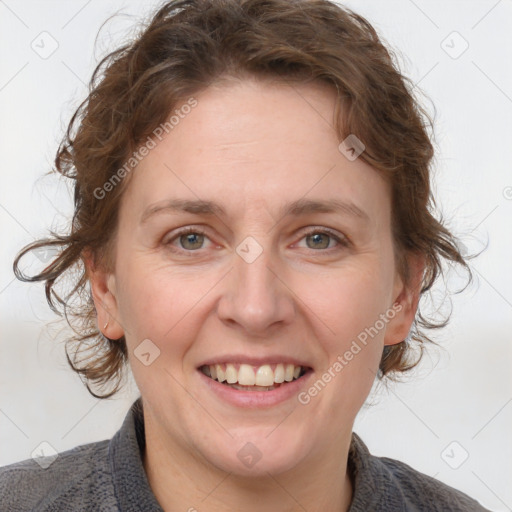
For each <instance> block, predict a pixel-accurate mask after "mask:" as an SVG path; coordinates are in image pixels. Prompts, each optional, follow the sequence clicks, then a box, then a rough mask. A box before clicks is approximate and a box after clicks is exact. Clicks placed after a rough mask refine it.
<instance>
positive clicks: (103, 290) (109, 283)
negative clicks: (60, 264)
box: [84, 255, 124, 340]
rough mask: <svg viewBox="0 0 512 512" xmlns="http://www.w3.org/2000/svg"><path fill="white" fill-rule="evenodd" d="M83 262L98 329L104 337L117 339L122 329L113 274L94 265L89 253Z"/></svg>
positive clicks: (121, 334)
mask: <svg viewBox="0 0 512 512" xmlns="http://www.w3.org/2000/svg"><path fill="white" fill-rule="evenodd" d="M84 264H85V267H86V272H87V277H88V279H89V283H90V286H91V294H92V298H93V301H94V306H95V307H96V315H97V319H98V329H99V330H100V331H101V332H102V333H103V335H104V336H105V337H106V338H109V339H113V340H116V339H119V338H121V337H122V336H123V334H124V330H123V328H122V326H121V324H120V322H119V321H118V317H119V313H118V306H117V298H116V286H115V276H114V275H113V274H112V273H110V272H107V271H106V270H104V269H103V268H101V267H99V266H95V265H94V262H93V258H92V257H90V255H88V256H86V257H84Z"/></svg>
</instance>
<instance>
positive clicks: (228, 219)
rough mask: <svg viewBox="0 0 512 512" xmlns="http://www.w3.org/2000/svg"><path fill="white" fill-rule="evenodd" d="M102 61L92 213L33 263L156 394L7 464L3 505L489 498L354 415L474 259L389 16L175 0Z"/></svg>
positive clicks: (210, 506) (149, 506)
mask: <svg viewBox="0 0 512 512" xmlns="http://www.w3.org/2000/svg"><path fill="white" fill-rule="evenodd" d="M91 82H92V90H91V93H90V95H89V97H88V98H87V99H86V100H85V101H84V103H83V104H82V105H81V106H80V108H79V109H78V110H77V112H76V113H75V115H74V117H73V118H72V121H71V123H70V127H69V129H68V132H67V135H66V138H65V140H64V141H63V143H62V144H61V146H60V148H59V151H58V154H57V158H56V167H57V169H58V170H59V171H60V172H61V173H62V174H64V175H65V176H68V177H69V178H71V179H73V180H75V213H74V217H73V225H72V230H71V233H69V234H67V235H62V236H60V237H56V238H55V239H53V240H42V241H39V242H37V243H35V244H31V245H30V246H28V247H26V248H25V249H24V250H23V251H21V253H20V254H19V255H18V258H17V259H16V261H15V269H16V271H17V275H18V277H19V278H20V279H24V280H29V281H45V283H46V290H47V297H48V299H49V302H50V305H51V306H52V307H53V308H55V310H56V311H59V307H60V306H62V307H63V308H64V311H65V312H66V313H67V315H68V318H69V320H70V322H74V325H75V329H76V332H77V336H76V338H74V339H72V340H70V343H69V347H68V348H69V354H70V355H69V361H70V363H71V365H72V367H73V368H74V369H75V371H77V372H78V373H79V374H80V375H81V376H83V377H84V378H85V380H86V382H87V385H88V388H89V390H90V391H91V393H92V394H93V395H94V396H99V397H108V396H111V395H112V394H114V393H115V392H116V391H117V389H118V388H119V385H120V378H121V376H122V371H123V367H124V365H125V363H126V362H128V363H129V366H130V368H131V371H132V373H133V375H134V378H135V381H136V383H137V385H138V388H139V390H140V394H141V397H140V399H139V400H137V401H136V402H135V403H134V404H133V406H132V408H131V410H130V411H129V413H128V414H127V416H126V419H125V421H124V423H123V425H122V427H121V429H120V430H119V431H118V433H117V434H116V435H115V436H114V437H113V438H112V440H110V441H102V442H98V443H92V444H89V445H84V446H80V447H77V448H75V449H74V450H70V451H68V452H65V453H62V454H59V456H58V457H57V458H56V460H54V461H51V462H50V461H47V464H42V465H41V466H46V469H42V467H39V466H38V465H37V464H35V463H34V461H32V460H30V461H24V462H20V463H17V464H13V465H11V466H8V467H6V468H2V470H1V476H0V482H1V484H0V488H1V494H2V504H3V507H5V509H6V510H123V511H126V510H173V511H174V510H183V511H185V510H188V511H194V510H197V511H202V510H208V511H217V510H222V511H235V510H244V511H253V510H283V511H285V510H286V511H294V510H308V511H313V510H328V511H351V512H354V511H363V510H364V511H368V510H386V511H398V510H408V511H409V510H425V511H426V510H428V511H431V510H453V511H468V510H474V511H478V510H485V509H484V508H483V507H481V506H480V505H479V504H478V502H476V501H475V500H473V499H471V498H470V497H468V496H467V495H465V494H463V493H461V492H460V491H457V490H455V489H453V488H450V487H448V486H446V485H444V484H442V483H441V482H439V481H436V480H434V479H432V478H430V477H428V476H426V475H423V474H421V473H419V472H417V471H415V470H414V469H412V468H411V467H409V466H407V465H406V464H404V463H401V462H399V461H395V460H392V459H386V458H379V457H375V456H372V455H371V454H370V453H369V452H368V449H367V448H366V446H365V444H364V442H363V441H362V440H361V438H359V437H358V436H357V434H355V433H354V432H352V427H353V423H354V419H355V417H356V415H357V413H358V411H359V410H360V408H361V407H362V405H363V403H364V401H365V399H366V397H367V396H368V393H369V391H370V389H371V387H372V384H373V382H374V380H375V378H376V377H377V378H378V379H387V378H392V377H393V376H394V375H398V374H400V373H401V372H405V371H407V370H408V369H410V368H412V367H413V366H414V365H415V364H416V363H417V359H416V360H414V358H413V357H412V355H411V353H410V350H411V348H414V347H415V346H417V347H422V344H423V343H425V342H428V341H430V340H429V338H428V336H427V335H426V334H425V332H424V330H423V329H428V328H430V327H434V326H435V325H434V324H433V323H431V322H430V321H428V320H427V319H425V318H424V317H423V316H422V315H421V314H420V312H419V310H418V301H419V298H420V296H421V295H422V294H423V293H425V292H426V291H428V290H429V289H430V288H431V286H432V285H433V283H434V282H435V281H436V278H437V277H438V275H439V273H440V269H441V262H442V259H443V258H445V259H446V260H448V261H450V262H454V263H457V264H460V265H461V266H462V267H463V268H465V269H466V270H468V272H469V268H468V266H467V263H466V262H465V260H464V257H463V256H462V255H461V254H460V252H459V251H458V249H457V245H456V241H455V238H454V237H453V236H452V235H451V233H450V232H449V231H448V230H447V229H446V228H445V227H444V226H443V225H442V224H441V223H440V222H438V221H437V220H436V219H435V218H434V217H433V216H432V215H431V213H430V207H431V206H432V201H433V198H432V194H431V190H430V183H429V179H430V175H429V169H430V162H431V159H432V156H433V148H432V145H431V142H430V139H429V136H428V133H427V131H426V128H425V125H426V122H425V121H426V120H428V116H427V115H426V114H425V113H424V112H423V110H422V109H421V108H420V107H419V105H418V104H417V103H416V102H415V101H414V99H413V97H412V95H411V93H410V92H409V89H408V87H407V79H406V78H404V77H403V76H401V74H400V73H399V71H398V70H397V69H395V67H394V65H393V62H392V59H391V58H390V55H389V52H388V51H387V50H386V49H385V47H384V46H383V45H382V44H381V42H380V41H379V39H378V37H377V35H376V33H375V31H374V29H373V28H372V27H371V26H370V25H369V24H368V22H366V21H365V20H364V19H363V18H361V17H360V16H358V15H356V14H354V13H351V12H350V11H348V10H344V9H342V8H340V7H338V6H337V5H335V4H333V3H330V2H328V1H326V0H316V1H304V0H303V1H297V2H289V1H286V0H245V1H244V0H238V1H237V0H222V1H219V0H201V1H198V0H196V1H194V0H188V1H178V2H169V3H167V4H165V5H164V6H163V7H162V8H161V9H160V10H159V11H158V12H157V13H156V14H155V16H154V17H153V19H152V20H151V22H150V23H149V25H148V26H147V27H146V28H145V30H144V31H143V32H142V33H141V34H140V36H139V37H138V38H137V39H136V40H135V41H134V42H133V44H131V45H128V46H126V47H123V48H120V49H119V50H117V51H116V52H113V53H112V54H111V55H110V56H108V57H107V58H106V59H104V60H103V61H102V63H100V65H99V66H98V68H97V70H96V72H95V73H94V75H93V78H92V80H91ZM48 245H53V246H56V247H59V248H60V252H59V254H58V255H57V256H56V257H55V259H54V260H53V261H52V262H51V264H50V265H48V267H47V268H46V269H44V271H43V272H41V273H40V274H38V275H36V276H32V277H27V276H24V275H23V274H22V273H21V272H20V271H19V269H18V263H19V260H20V258H21V257H22V256H23V255H24V254H26V252H28V251H30V250H33V249H36V248H39V247H42V246H48ZM74 269H79V276H78V280H77V281H76V282H75V283H74V285H73V286H72V290H71V291H69V290H68V293H67V295H66V297H64V298H63V297H62V293H61V292H59V291H58V286H57V285H58V284H59V283H60V281H59V279H61V278H62V276H66V275H68V274H69V275H72V274H71V271H72V270H74ZM470 275H471V274H470ZM77 299H79V300H81V301H82V302H78V304H79V306H78V307H77V306H76V304H77Z"/></svg>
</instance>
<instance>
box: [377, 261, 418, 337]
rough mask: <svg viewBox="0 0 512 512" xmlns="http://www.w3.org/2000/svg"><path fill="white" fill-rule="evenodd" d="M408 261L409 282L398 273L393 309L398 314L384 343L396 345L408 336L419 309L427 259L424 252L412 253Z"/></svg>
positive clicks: (388, 328) (387, 332) (390, 325)
mask: <svg viewBox="0 0 512 512" xmlns="http://www.w3.org/2000/svg"><path fill="white" fill-rule="evenodd" d="M407 261H408V264H409V269H410V279H409V283H408V285H405V284H404V283H403V280H402V278H401V277H400V276H399V275H398V273H396V276H395V285H394V288H393V297H394V301H393V309H394V310H395V311H396V315H395V316H394V317H393V318H392V319H391V320H390V321H389V323H388V325H387V327H386V333H385V335H384V345H396V344H397V343H400V342H402V341H403V340H405V338H407V335H408V334H409V332H410V330H411V326H412V324H413V322H414V317H415V316H416V310H417V309H418V303H419V300H420V291H421V285H422V278H423V272H424V271H425V264H426V260H425V256H424V255H423V254H418V253H410V254H409V255H408V256H407Z"/></svg>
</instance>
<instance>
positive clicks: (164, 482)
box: [143, 425, 353, 512]
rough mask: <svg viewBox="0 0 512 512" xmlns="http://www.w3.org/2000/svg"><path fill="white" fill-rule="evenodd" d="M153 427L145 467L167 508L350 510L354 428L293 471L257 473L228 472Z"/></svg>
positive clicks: (287, 511) (212, 511)
mask: <svg viewBox="0 0 512 512" xmlns="http://www.w3.org/2000/svg"><path fill="white" fill-rule="evenodd" d="M148 427H149V425H146V449H145V452H144V457H143V462H144V468H145V471H146V474H147V477H148V481H149V485H150V487H151V490H152V491H153V494H154V495H155V497H156V499H157V500H158V502H159V503H160V505H161V507H162V508H163V509H164V510H165V511H170V510H183V511H189V512H200V511H202V510H208V511H209V512H235V511H237V512H238V511H239V510H244V512H253V511H254V512H256V511H261V510H276V511H280V512H281V511H282V512H296V511H297V512H299V511H300V512H303V511H304V510H308V511H310V512H314V511H324V510H336V511H340V512H347V511H348V510H349V507H350V502H351V499H352V494H353V487H352V481H351V478H350V475H349V474H348V472H347V460H348V449H349V446H350V440H351V431H348V432H347V435H345V438H344V439H343V440H342V441H341V442H339V443H338V446H337V447H336V448H333V447H332V446H330V447H329V448H328V449H327V450H326V453H319V454H318V455H317V456H315V457H312V458H310V459H309V460H307V461H304V462H302V463H301V464H300V465H299V466H297V467H295V468H293V470H290V471H287V472H284V473H280V474H275V475H271V474H270V473H267V475H266V476H261V477H257V478H254V477H240V476H236V475H233V474H232V473H226V472H224V471H222V470H220V469H219V468H217V467H215V466H213V465H211V464H209V463H207V462H205V461H204V459H200V458H199V457H198V456H197V454H194V453H193V452H192V453H191V452H189V451H187V450H185V449H184V448H183V447H181V446H176V445H175V444H173V443H171V444H168V440H166V437H165V436H162V435H160V434H159V433H158V432H154V431H152V429H151V428H150V429H149V431H148V430H147V428H148ZM163 440H165V441H163ZM338 441H340V440H339V439H338Z"/></svg>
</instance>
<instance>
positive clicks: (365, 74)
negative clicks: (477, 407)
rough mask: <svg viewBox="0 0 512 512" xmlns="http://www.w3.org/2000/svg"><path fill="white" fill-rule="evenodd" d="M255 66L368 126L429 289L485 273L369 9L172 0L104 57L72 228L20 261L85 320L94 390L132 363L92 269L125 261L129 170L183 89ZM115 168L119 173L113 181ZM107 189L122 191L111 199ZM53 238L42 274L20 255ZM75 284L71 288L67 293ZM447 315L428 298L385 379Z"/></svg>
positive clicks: (79, 151) (80, 337) (69, 348)
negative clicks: (106, 332)
mask: <svg viewBox="0 0 512 512" xmlns="http://www.w3.org/2000/svg"><path fill="white" fill-rule="evenodd" d="M246 77H256V78H260V79H270V80H281V81H285V82H286V83H289V84H294V83H305V82H310V81H321V82H323V83H327V84H329V85H331V86H332V87H333V88H334V89H335V90H336V91H337V102H336V111H335V126H334V127H333V129H334V130H335V131H336V133H337V136H338V137H339V140H340V141H342V140H344V139H345V138H346V136H347V135H349V134H355V135H356V136H357V138H358V139H360V140H361V141H363V143H364V145H365V150H364V152H363V153H362V154H361V155H360V158H363V159H364V160H365V161H366V162H367V163H369V164H370V165H371V166H373V167H374V168H375V169H376V170H377V172H379V173H380V174H381V175H382V176H383V177H385V179H386V180H387V181H388V182H389V184H390V186H391V202H392V237H393V247H394V253H395V261H396V266H397V271H398V272H399V274H400V275H401V277H402V278H403V280H404V282H406V283H407V282H409V280H410V278H411V275H410V269H409V267H408V263H407V261H408V260H407V258H406V256H407V254H408V253H420V254H422V255H424V257H425V261H426V267H425V271H424V274H423V276H422V282H421V291H420V297H421V296H422V295H423V294H424V293H426V292H427V291H428V290H430V289H431V287H432V286H433V284H434V282H435V281H436V279H437V278H438V276H439V275H442V274H443V267H442V263H443V260H445V261H446V262H448V263H455V264H459V265H461V266H462V267H463V268H464V269H465V270H466V271H467V272H468V273H469V281H468V282H471V280H472V274H471V270H470V268H469V265H468V264H467V262H466V259H467V258H468V257H466V256H464V255H463V254H462V253H461V252H460V250H459V248H458V243H457V240H456V238H455V237H454V235H453V234H452V233H451V232H450V231H449V230H448V229H447V228H446V227H445V226H444V223H443V219H442V218H441V219H440V220H437V219H436V218H435V206H436V204H435V200H434V197H433V195H432V192H431V186H430V174H431V172H430V168H431V165H432V159H433V156H434V147H433V143H432V140H433V134H432V132H433V121H432V119H431V117H430V116H429V115H428V113H427V112H426V110H425V109H424V108H423V107H422V106H421V105H420V103H419V102H418V101H417V100H416V99H415V96H414V94H413V92H414V91H413V90H414V88H415V85H414V84H413V82H412V81H411V80H410V79H409V78H407V77H405V76H404V75H403V74H402V72H401V71H400V68H399V65H398V63H397V59H396V55H395V53H394V52H393V51H392V50H390V49H388V48H386V46H385V45H384V44H383V43H382V42H381V40H380V39H379V36H378V35H377V33H376V31H375V29H374V28H373V27H372V26H371V24H370V23H369V22H368V21H367V20H366V19H364V18H363V17H361V16H360V15H358V14H356V13H354V12H353V11H351V10H350V9H347V8H344V7H341V6H339V5H337V4H335V3H333V2H330V1H329V0H176V1H168V2H166V3H165V4H163V5H162V6H161V7H160V8H159V9H158V10H157V12H156V13H155V14H154V15H153V17H152V18H150V19H148V20H147V21H146V22H144V23H143V24H142V25H141V28H140V32H139V34H138V35H137V36H136V37H135V38H134V39H133V40H132V41H130V42H129V43H127V44H126V45H123V46H122V47H120V48H118V49H117V50H115V51H113V52H111V53H110V54H108V55H107V56H105V57H104V58H103V59H102V60H101V61H100V62H99V63H98V65H97V66H96V68H95V70H94V72H93V75H92V77H91V80H90V83H89V94H88V96H87V98H86V99H85V100H84V101H83V102H82V103H81V104H80V105H79V107H78V108H77V109H76V111H75V112H74V114H73V116H72V118H71V120H70V122H69V125H68V127H67V130H66V133H65V135H64V136H63V139H62V142H61V143H60V145H59V148H58V151H57V154H56V158H55V168H56V169H55V170H54V171H55V172H58V173H60V174H61V175H63V176H65V177H66V178H69V179H71V180H74V214H73V218H72V222H71V225H70V228H69V233H65V234H57V233H54V232H53V231H52V232H50V235H51V236H48V237H46V238H44V239H40V240H37V241H35V242H33V243H31V244H29V245H27V246H25V247H24V248H23V249H22V250H21V251H20V252H19V253H18V255H17V256H16V259H15V261H14V272H15V275H16V277H17V278H18V279H20V280H23V281H30V282H34V281H44V282H45V292H46V299H47V301H48V304H49V305H50V308H51V309H52V310H53V311H54V312H55V313H57V314H58V315H60V316H64V317H65V318H66V321H67V323H68V324H69V326H70V327H71V328H72V329H73V332H74V335H73V336H72V337H70V338H68V339H67V341H66V355H67V359H68V362H69V364H70V365H71V367H72V368H73V370H74V371H76V372H77V373H78V374H79V375H80V376H81V378H82V379H83V380H84V383H85V384H86V386H87V389H88V390H89V391H90V393H91V394H92V395H93V396H95V397H98V398H107V397H110V396H112V395H113V394H114V393H116V392H117V391H118V390H119V389H120V387H121V383H122V376H123V370H124V368H125V366H126V362H127V349H126V342H125V339H124V336H123V337H122V338H121V339H119V340H109V339H107V338H105V337H104V336H103V334H102V333H101V332H100V330H99V328H98V325H97V319H96V309H95V306H94V302H93V300H92V295H91V291H90V287H89V286H88V283H89V281H88V277H87V271H86V266H85V255H86V254H91V255H92V257H93V261H94V264H95V265H96V264H98V265H102V266H104V268H106V269H111V268H113V267H112V265H113V258H112V253H113V248H114V243H113V241H114V239H115V235H116V229H117V223H118V213H119V205H120V201H121V198H122V196H123V191H124V190H125V189H126V187H127V185H128V183H129V182H130V173H129V172H123V173H120V170H122V169H124V170H125V171H126V162H127V161H128V160H129V159H130V160H132V159H133V155H134V154H135V153H134V151H135V150H136V149H137V148H138V147H140V145H141V144H142V142H143V141H144V140H146V139H147V140H148V141H149V140H151V138H152V134H154V130H155V127H157V126H159V125H161V124H162V123H163V122H165V121H166V119H167V118H168V116H169V114H170V113H171V112H172V111H173V109H174V108H175V107H176V106H177V105H178V104H179V101H180V99H182V98H184V97H190V96H192V95H193V94H198V93H199V92H201V91H202V90H204V89H206V88H207V87H208V86H209V85H210V84H212V83H215V82H218V81H221V80H223V79H225V78H239V79H240V78H242V79H243V78H246ZM341 109H343V115H341V114H340V112H341V111H342V110H341ZM120 176H121V177H122V180H121V179H120ZM113 179H117V180H118V181H120V183H119V184H117V183H116V185H117V186H111V187H108V188H107V187H106V186H105V185H106V184H107V183H111V184H112V183H113V181H112V180H113ZM98 191H101V194H100V193H98ZM107 192H108V199H109V200H107V201H105V200H102V199H103V196H104V195H105V194H106V193H107ZM45 246H50V247H53V248H57V249H59V250H58V251H57V253H56V255H55V257H54V258H53V260H52V261H51V262H50V263H49V265H47V266H46V268H45V269H44V270H43V271H41V272H40V273H39V274H37V275H34V276H26V275H24V273H23V272H22V271H20V269H19V262H20V258H22V257H23V255H25V254H26V253H27V252H29V251H32V250H41V248H42V247H45ZM66 277H67V280H66V281H64V278H66ZM63 282H64V283H67V288H66V294H65V296H64V297H63V296H62V293H61V292H59V291H58V286H59V283H63ZM448 320H449V315H448V317H447V318H444V319H442V320H441V321H439V322H437V323H436V322H435V321H434V320H433V319H430V318H428V317H426V316H424V314H423V313H422V311H421V310H420V307H418V309H417V311H416V317H415V320H414V325H413V327H414V328H413V329H412V330H411V333H410V335H409V336H408V338H407V339H405V340H403V341H402V342H400V343H398V344H396V345H392V346H386V347H384V350H383V353H382V358H381V361H380V365H379V372H378V375H377V376H378V378H379V380H381V381H382V380H383V378H384V377H388V378H390V379H392V380H393V379H395V380H396V379H397V377H398V376H399V375H400V374H402V373H403V372H406V371H408V370H410V369H411V368H413V367H414V366H416V365H417V364H418V362H419V361H420V359H421V357H422V355H423V350H424V345H425V344H426V343H427V342H431V343H435V342H434V341H433V340H432V339H430V338H429V337H428V336H427V334H426V330H428V329H437V328H440V327H444V326H445V325H446V324H447V323H448ZM417 349H418V350H417ZM93 388H94V389H93Z"/></svg>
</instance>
